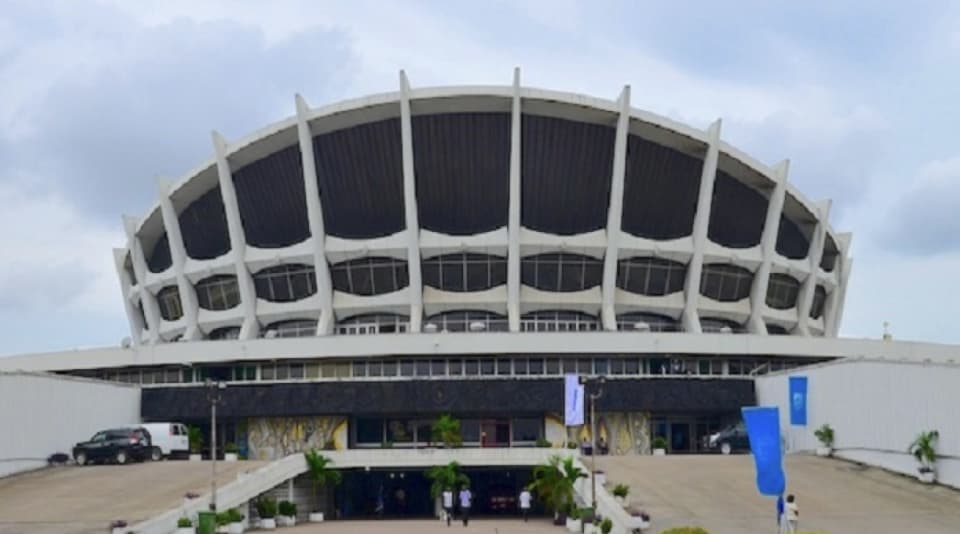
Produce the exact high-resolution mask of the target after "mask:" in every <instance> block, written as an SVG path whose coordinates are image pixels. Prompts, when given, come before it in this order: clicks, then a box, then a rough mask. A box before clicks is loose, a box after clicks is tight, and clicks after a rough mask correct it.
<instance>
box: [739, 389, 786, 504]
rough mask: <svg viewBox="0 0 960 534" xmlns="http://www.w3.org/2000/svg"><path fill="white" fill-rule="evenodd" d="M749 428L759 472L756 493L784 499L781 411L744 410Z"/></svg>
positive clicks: (751, 444)
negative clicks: (781, 496) (780, 496)
mask: <svg viewBox="0 0 960 534" xmlns="http://www.w3.org/2000/svg"><path fill="white" fill-rule="evenodd" d="M740 411H741V412H742V413H743V422H744V423H746V425H747V436H748V437H749V438H750V450H751V451H752V452H753V461H754V463H755V464H756V468H757V491H759V492H760V494H761V495H771V496H779V495H782V494H783V492H784V490H785V489H786V486H787V476H786V474H784V472H783V450H782V448H781V446H780V411H779V410H778V409H777V408H776V407H775V406H774V407H756V408H741V409H740Z"/></svg>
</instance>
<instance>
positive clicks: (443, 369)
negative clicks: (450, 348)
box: [430, 360, 447, 376]
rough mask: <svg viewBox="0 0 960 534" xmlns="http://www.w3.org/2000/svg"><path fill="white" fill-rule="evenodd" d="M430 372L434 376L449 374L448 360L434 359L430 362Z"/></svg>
mask: <svg viewBox="0 0 960 534" xmlns="http://www.w3.org/2000/svg"><path fill="white" fill-rule="evenodd" d="M430 374H431V375H433V376H444V375H446V374H447V361H446V360H433V361H431V362H430Z"/></svg>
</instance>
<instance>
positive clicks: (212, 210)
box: [179, 185, 230, 260]
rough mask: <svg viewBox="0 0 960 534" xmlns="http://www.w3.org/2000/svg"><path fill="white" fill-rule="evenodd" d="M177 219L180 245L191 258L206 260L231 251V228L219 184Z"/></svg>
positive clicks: (188, 207)
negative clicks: (178, 220)
mask: <svg viewBox="0 0 960 534" xmlns="http://www.w3.org/2000/svg"><path fill="white" fill-rule="evenodd" d="M179 219H180V232H181V233H182V234H183V246H184V248H186V249H187V255H188V256H190V257H191V258H193V259H195V260H209V259H212V258H216V257H219V256H222V255H224V254H226V253H227V252H230V229H229V228H228V227H227V214H226V212H225V211H224V209H223V197H221V196H220V186H219V185H217V186H216V187H214V188H212V189H210V190H209V191H207V192H206V193H204V194H203V195H200V198H198V199H197V200H194V201H193V202H191V203H190V205H189V206H187V208H186V209H185V210H183V212H181V213H180V217H179Z"/></svg>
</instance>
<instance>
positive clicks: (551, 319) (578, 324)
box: [520, 310, 600, 332]
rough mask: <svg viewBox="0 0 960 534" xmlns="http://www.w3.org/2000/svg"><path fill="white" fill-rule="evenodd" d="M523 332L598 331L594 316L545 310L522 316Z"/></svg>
mask: <svg viewBox="0 0 960 534" xmlns="http://www.w3.org/2000/svg"><path fill="white" fill-rule="evenodd" d="M520 330H522V331H524V332H584V331H591V330H600V321H599V320H597V317H596V316H595V315H590V314H587V313H583V312H578V311H567V310H546V311H537V312H531V313H527V314H524V315H523V317H521V318H520Z"/></svg>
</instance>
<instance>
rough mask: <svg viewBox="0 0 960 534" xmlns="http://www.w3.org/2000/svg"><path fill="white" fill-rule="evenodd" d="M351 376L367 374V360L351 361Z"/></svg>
mask: <svg viewBox="0 0 960 534" xmlns="http://www.w3.org/2000/svg"><path fill="white" fill-rule="evenodd" d="M353 376H356V377H363V376H367V362H363V361H356V362H353Z"/></svg>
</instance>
